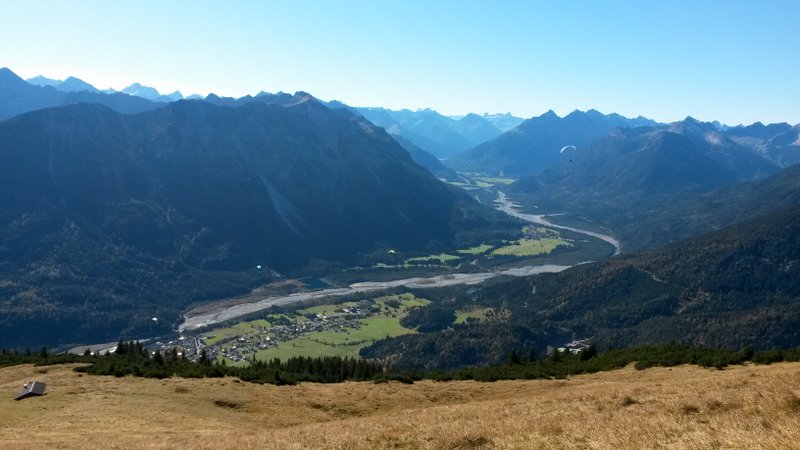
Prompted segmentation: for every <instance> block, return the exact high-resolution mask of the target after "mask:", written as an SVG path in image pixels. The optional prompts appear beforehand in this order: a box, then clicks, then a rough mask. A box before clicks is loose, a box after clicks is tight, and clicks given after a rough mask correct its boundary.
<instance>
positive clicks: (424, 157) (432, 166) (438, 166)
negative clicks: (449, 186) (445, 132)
mask: <svg viewBox="0 0 800 450" xmlns="http://www.w3.org/2000/svg"><path fill="white" fill-rule="evenodd" d="M393 137H394V140H396V141H397V143H398V144H400V145H401V146H402V147H403V148H404V149H406V150H407V151H408V154H409V155H411V159H413V160H414V162H415V163H417V164H419V165H420V166H422V167H424V168H426V169H428V171H429V172H430V173H432V174H433V175H434V176H436V177H437V178H441V179H443V180H447V181H463V178H462V177H461V176H460V175H459V174H457V173H456V171H455V170H453V169H451V168H449V167H447V166H445V165H444V164H442V162H441V161H439V159H438V158H436V157H435V156H433V155H431V154H430V153H428V152H426V151H425V150H423V149H421V148H419V147H417V146H416V145H414V144H413V143H412V142H411V141H409V140H408V139H406V138H404V137H402V136H399V135H396V136H393Z"/></svg>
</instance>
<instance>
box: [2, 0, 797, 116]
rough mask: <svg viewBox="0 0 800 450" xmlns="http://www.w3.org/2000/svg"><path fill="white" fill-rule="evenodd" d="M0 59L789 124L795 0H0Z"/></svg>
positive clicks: (564, 109) (253, 83) (448, 100)
mask: <svg viewBox="0 0 800 450" xmlns="http://www.w3.org/2000/svg"><path fill="white" fill-rule="evenodd" d="M0 66H5V67H8V68H10V69H11V70H13V71H14V72H16V73H17V74H19V75H20V76H22V77H24V78H29V77H32V76H35V75H40V74H41V75H45V76H47V77H50V78H57V79H63V78H65V77H67V76H70V75H73V76H77V77H79V78H81V79H83V80H85V81H87V82H89V83H92V84H93V85H95V86H97V87H99V88H107V87H114V88H116V89H121V88H123V87H125V86H127V85H129V84H131V83H133V82H136V81H138V82H141V83H142V84H145V85H149V86H154V87H156V88H157V89H158V90H159V91H161V92H162V93H166V92H171V91H174V90H176V89H179V90H180V91H181V92H183V93H184V94H190V93H199V94H202V95H205V94H207V93H209V92H214V93H217V94H219V95H225V96H234V97H239V96H242V95H246V94H255V93H257V92H259V91H261V90H264V91H268V92H277V91H284V92H294V91H297V90H303V91H307V92H310V93H311V94H313V95H315V96H317V97H319V98H321V99H324V100H333V99H338V100H341V101H343V102H345V103H348V104H350V105H354V106H384V107H389V108H393V109H397V108H410V109H416V108H424V107H430V108H433V109H436V110H438V111H440V112H442V113H445V114H464V113H467V112H477V113H483V112H491V113H494V112H511V113H513V114H515V115H518V116H522V117H531V116H534V115H539V114H541V113H543V112H545V111H547V110H548V109H553V110H554V111H556V112H557V113H559V114H560V115H563V114H566V113H569V112H570V111H572V110H574V109H582V110H583V109H589V108H595V109H598V110H600V111H601V112H604V113H610V112H617V113H620V114H623V115H627V116H636V115H639V114H641V115H645V116H648V117H651V118H654V119H657V120H661V121H674V120H679V119H682V118H684V117H685V116H687V115H692V116H694V117H696V118H698V119H702V120H720V121H721V122H724V123H729V124H738V123H751V122H754V121H762V122H779V121H787V122H791V123H798V122H800V0H766V1H757V0H750V1H736V0H727V1H702V0H696V1H647V0H630V1H599V0H593V1H590V0H585V1H569V0H554V1H535V0H514V1H503V0H491V1H490V0H485V1H470V0H454V1H450V0H423V1H417V0H398V1H390V0H371V1H366V0H365V1H360V0H317V1H301V0H286V1H266V0H257V1H213V2H212V1H200V0H187V1H177V0H165V1H145V0H139V1H125V0H112V1H105V0H104V1H90V0H81V1H66V0H63V1H61V0H60V1H39V0H2V1H0Z"/></svg>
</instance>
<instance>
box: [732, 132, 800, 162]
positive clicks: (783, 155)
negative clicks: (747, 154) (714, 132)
mask: <svg viewBox="0 0 800 450" xmlns="http://www.w3.org/2000/svg"><path fill="white" fill-rule="evenodd" d="M725 134H726V135H727V136H728V137H729V138H730V139H732V140H733V141H735V142H736V143H738V144H740V145H742V146H744V147H748V148H750V149H752V150H753V151H754V152H756V153H758V154H760V155H762V156H764V157H765V158H767V159H769V160H770V161H772V162H774V163H775V164H777V165H779V166H781V167H788V166H791V165H793V164H797V163H800V125H795V126H791V125H789V124H787V123H774V124H769V125H764V124H762V123H761V122H756V123H754V124H752V125H749V126H746V127H735V128H730V129H728V130H727V131H726V132H725Z"/></svg>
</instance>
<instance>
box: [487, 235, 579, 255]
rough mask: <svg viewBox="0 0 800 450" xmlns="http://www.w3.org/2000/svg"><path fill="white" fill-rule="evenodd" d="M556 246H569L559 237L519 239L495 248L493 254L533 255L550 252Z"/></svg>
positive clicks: (569, 245)
mask: <svg viewBox="0 0 800 450" xmlns="http://www.w3.org/2000/svg"><path fill="white" fill-rule="evenodd" d="M558 246H565V247H571V246H572V244H570V243H569V242H567V241H564V240H561V239H520V240H518V241H514V242H513V243H511V244H510V245H506V246H503V247H500V248H498V249H495V250H494V251H493V252H492V255H495V256H501V255H502V256H535V255H544V254H547V253H550V252H552V251H553V250H555V248H556V247H558Z"/></svg>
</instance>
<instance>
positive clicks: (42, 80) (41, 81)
mask: <svg viewBox="0 0 800 450" xmlns="http://www.w3.org/2000/svg"><path fill="white" fill-rule="evenodd" d="M25 81H27V82H28V83H29V84H33V85H35V86H54V85H56V84H58V83H61V80H54V79H52V78H47V77H44V76H42V75H37V76H35V77H33V78H28V79H27V80H25Z"/></svg>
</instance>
